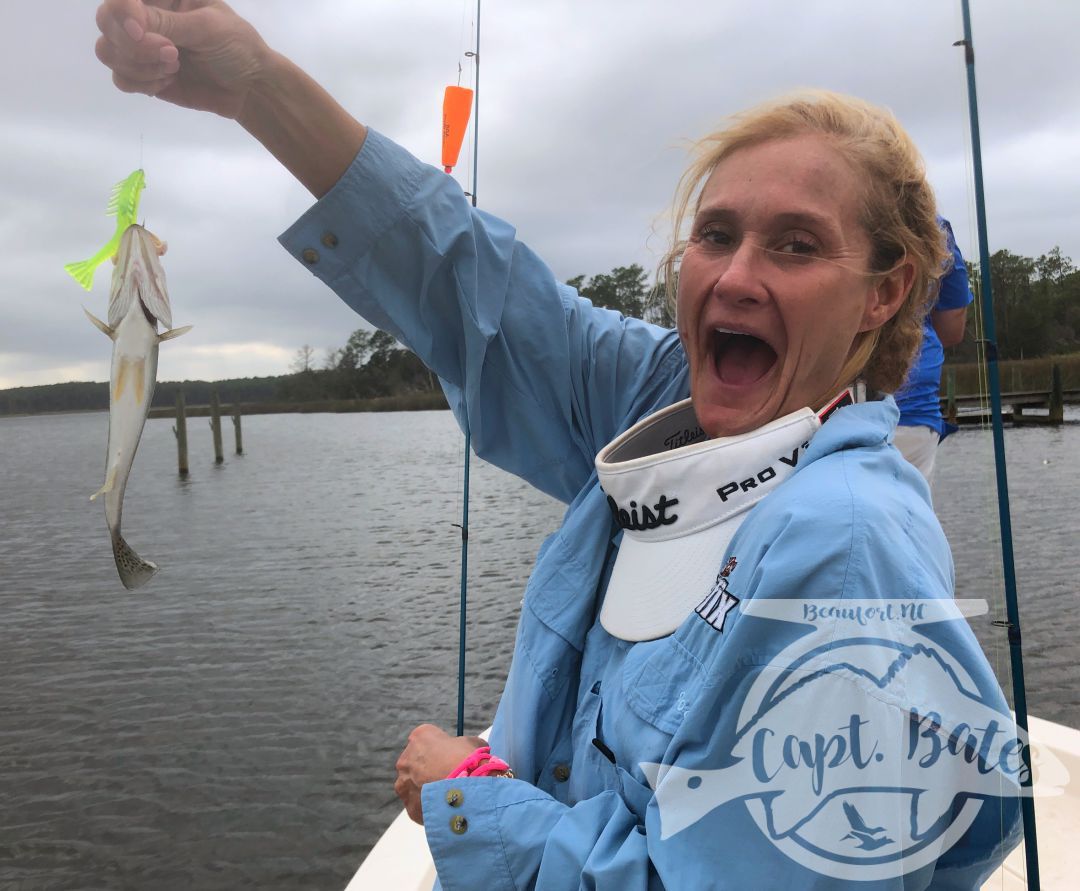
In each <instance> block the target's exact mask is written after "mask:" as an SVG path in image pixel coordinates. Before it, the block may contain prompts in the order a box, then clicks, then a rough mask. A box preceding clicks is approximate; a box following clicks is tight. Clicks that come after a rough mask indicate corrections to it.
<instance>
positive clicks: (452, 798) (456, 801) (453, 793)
mask: <svg viewBox="0 0 1080 891" xmlns="http://www.w3.org/2000/svg"><path fill="white" fill-rule="evenodd" d="M464 800H465V796H464V795H462V794H461V790H460V789H451V790H450V791H449V792H447V793H446V803H447V804H448V805H450V807H457V806H458V805H460V804H461V802H463V801H464Z"/></svg>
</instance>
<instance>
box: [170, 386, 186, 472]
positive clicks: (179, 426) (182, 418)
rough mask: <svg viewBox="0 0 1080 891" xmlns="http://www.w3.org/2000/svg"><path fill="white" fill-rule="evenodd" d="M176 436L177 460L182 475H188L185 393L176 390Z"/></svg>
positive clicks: (174, 433) (174, 428) (174, 432)
mask: <svg viewBox="0 0 1080 891" xmlns="http://www.w3.org/2000/svg"><path fill="white" fill-rule="evenodd" d="M172 430H173V435H174V436H175V437H176V455H177V462H178V463H179V465H180V476H187V475H188V457H187V415H186V413H185V411H184V393H183V391H182V390H177V391H176V426H175V427H173V428H172Z"/></svg>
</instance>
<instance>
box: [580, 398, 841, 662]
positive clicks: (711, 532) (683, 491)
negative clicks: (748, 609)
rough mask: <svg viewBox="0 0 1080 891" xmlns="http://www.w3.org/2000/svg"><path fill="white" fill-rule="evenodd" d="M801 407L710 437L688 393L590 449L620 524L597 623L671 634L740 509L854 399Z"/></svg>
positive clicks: (623, 635) (616, 632)
mask: <svg viewBox="0 0 1080 891" xmlns="http://www.w3.org/2000/svg"><path fill="white" fill-rule="evenodd" d="M852 401H853V400H852V396H851V393H850V391H848V390H845V391H844V392H843V393H841V394H840V395H839V396H838V397H837V398H836V399H834V400H833V401H832V402H830V403H829V405H828V406H827V407H826V408H824V409H823V410H822V411H821V412H814V411H813V409H810V408H803V409H800V410H799V411H796V412H792V413H791V414H789V415H785V416H784V417H782V418H777V419H776V420H775V421H771V422H770V423H768V424H766V425H765V426H764V427H761V428H759V429H758V430H754V431H752V432H750V433H743V434H741V435H739V436H726V437H721V438H719V439H708V438H707V437H706V435H705V432H704V431H703V430H702V429H701V425H700V424H699V423H698V420H697V416H696V415H695V414H694V408H693V405H692V404H691V401H690V400H689V399H686V400H684V401H683V402H679V403H676V404H675V405H672V406H669V407H668V408H665V409H663V410H662V411H659V412H657V413H656V414H653V415H650V416H649V417H647V418H645V419H644V420H643V421H639V422H638V423H637V424H635V425H634V426H633V427H631V428H630V429H629V430H627V431H626V432H625V433H623V434H622V435H621V436H619V437H617V438H616V439H614V440H613V441H612V442H611V443H609V444H608V445H607V446H605V447H604V448H603V449H602V450H601V451H600V454H598V455H597V456H596V471H597V474H598V475H599V477H600V486H601V488H602V489H603V490H604V493H605V494H606V495H607V496H608V506H609V507H610V508H611V513H612V516H613V518H614V520H615V522H616V524H617V525H618V526H620V527H621V528H622V529H623V538H622V544H621V545H620V546H619V553H618V555H617V557H616V559H615V566H614V568H613V570H612V573H611V580H610V581H609V582H608V587H607V593H606V594H605V596H604V605H603V607H602V608H601V610H600V624H601V625H603V626H604V628H605V629H606V630H607V632H608V633H609V634H611V635H613V636H614V637H618V638H620V639H622V640H630V641H643V640H654V639H656V638H658V637H663V636H665V635H667V634H671V633H672V632H673V631H674V630H675V629H676V628H678V627H679V625H681V624H682V623H683V621H684V620H685V619H686V617H687V616H689V615H690V613H691V612H692V611H693V610H694V608H695V607H696V606H698V605H699V604H702V603H704V602H706V601H707V600H708V599H709V594H710V592H711V591H712V590H713V588H714V586H715V585H716V584H717V582H718V575H719V573H720V571H721V566H722V563H723V558H724V554H725V552H726V551H727V547H728V543H729V542H730V541H731V538H732V536H733V535H734V534H735V532H736V530H737V529H738V528H739V524H740V523H741V522H742V520H743V519H744V518H745V515H746V512H747V511H748V510H749V509H750V508H751V507H753V506H754V505H755V504H757V503H758V502H759V501H761V499H762V498H764V497H765V496H766V495H768V494H769V493H770V492H771V491H773V490H774V489H775V488H776V487H777V486H778V485H780V483H782V482H783V481H784V480H785V479H787V478H788V477H789V476H790V475H791V474H792V473H794V472H795V468H796V467H797V466H798V463H799V461H800V459H801V458H802V455H803V452H804V451H805V450H806V448H807V447H808V446H809V444H810V440H811V438H812V437H813V435H814V434H815V433H816V432H817V430H818V429H819V428H820V427H821V424H822V423H823V421H824V420H825V419H826V418H828V416H829V415H830V414H832V412H833V411H835V410H836V409H837V408H840V407H841V406H842V405H847V404H849V403H851V402H852Z"/></svg>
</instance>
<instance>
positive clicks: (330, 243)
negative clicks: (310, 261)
mask: <svg viewBox="0 0 1080 891" xmlns="http://www.w3.org/2000/svg"><path fill="white" fill-rule="evenodd" d="M322 243H323V244H324V245H325V246H326V247H328V248H336V247H337V246H338V240H337V236H336V235H335V234H334V233H333V232H324V233H323V237H322Z"/></svg>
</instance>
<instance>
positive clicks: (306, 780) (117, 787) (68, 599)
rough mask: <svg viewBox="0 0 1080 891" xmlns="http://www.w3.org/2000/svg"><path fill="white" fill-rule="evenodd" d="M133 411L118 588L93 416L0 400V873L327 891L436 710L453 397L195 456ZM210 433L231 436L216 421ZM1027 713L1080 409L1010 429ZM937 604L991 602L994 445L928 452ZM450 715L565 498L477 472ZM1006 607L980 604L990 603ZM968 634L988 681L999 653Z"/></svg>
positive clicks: (1055, 690) (301, 418)
mask: <svg viewBox="0 0 1080 891" xmlns="http://www.w3.org/2000/svg"><path fill="white" fill-rule="evenodd" d="M204 423H205V422H204V421H203V420H202V419H195V420H193V421H191V422H189V439H190V441H191V450H192V471H191V476H190V479H189V480H187V481H180V480H179V479H178V478H177V477H176V474H175V445H174V441H173V435H172V432H171V429H170V428H171V422H169V421H151V422H149V424H148V425H147V430H146V432H145V434H144V436H143V443H142V446H141V448H140V452H139V457H138V460H137V462H136V466H135V474H134V476H133V479H132V481H131V484H130V485H129V488H128V494H127V499H126V505H125V514H124V531H125V533H126V537H127V539H128V542H129V543H130V544H131V545H132V546H133V547H134V548H135V549H136V550H137V551H139V553H141V554H142V555H143V556H144V557H146V558H148V559H151V560H154V561H155V562H157V563H158V564H159V565H160V566H162V567H163V568H162V571H161V572H160V573H159V574H158V576H157V577H156V578H155V579H154V580H153V581H152V582H151V583H150V584H149V585H148V586H147V587H146V588H144V589H142V590H141V591H140V592H136V593H128V592H126V591H125V590H124V589H123V588H122V587H121V586H120V584H119V581H118V580H117V577H116V573H115V569H114V567H113V564H112V558H111V555H110V550H109V546H108V539H107V533H106V530H105V526H104V520H103V517H102V509H101V507H100V506H99V505H97V504H93V505H91V504H89V503H88V502H87V501H86V496H87V495H89V493H90V492H92V491H94V490H95V489H96V488H97V487H98V486H99V485H100V484H101V475H102V467H103V460H102V459H103V455H102V453H103V451H104V448H103V446H104V442H105V439H106V436H107V424H108V419H107V416H106V415H104V414H96V415H68V416H54V417H43V418H27V419H0V456H2V457H0V467H2V468H3V476H2V480H3V483H2V488H0V494H2V496H3V502H2V503H3V514H2V520H0V660H2V662H0V664H2V666H3V681H4V683H3V688H2V692H0V790H2V792H0V887H2V888H3V889H22V888H26V889H38V888H50V889H51V888H199V889H213V888H222V889H224V888H237V887H241V886H246V885H258V886H259V887H261V888H281V889H297V888H319V889H335V888H342V887H344V885H345V883H346V882H347V880H348V878H349V877H350V876H351V874H352V872H353V871H354V870H355V868H356V866H357V864H358V863H359V861H360V860H361V859H362V857H363V855H364V853H365V852H366V851H367V849H368V848H369V847H370V845H371V844H372V843H373V842H374V840H375V839H376V838H377V836H378V834H379V833H380V832H381V830H382V829H383V828H384V827H385V825H386V824H387V823H388V822H389V821H390V819H391V818H392V817H393V816H394V815H395V814H396V812H397V809H398V805H397V801H396V799H395V798H394V794H393V789H392V782H393V764H394V761H395V759H396V757H397V755H398V753H399V751H400V748H401V745H402V743H403V741H404V738H405V736H406V734H407V733H408V731H409V730H410V729H411V728H412V727H413V726H415V725H416V724H418V723H421V722H425V721H431V722H433V723H437V724H442V725H443V726H446V727H452V726H453V723H454V716H455V713H456V705H455V702H456V671H457V580H458V572H459V564H458V551H459V535H458V531H457V530H456V529H455V528H454V527H453V526H452V525H451V524H452V523H454V522H459V521H460V509H461V501H460V492H459V490H460V477H461V437H460V434H459V433H458V431H457V429H456V427H455V426H454V424H453V420H452V418H451V416H450V414H449V413H448V412H441V413H440V412H432V413H413V414H380V415H280V416H256V417H250V418H245V419H244V443H245V447H246V449H247V454H246V455H244V456H243V457H236V456H229V457H228V458H227V460H226V463H225V464H224V465H223V466H220V467H215V466H214V465H213V458H212V452H211V444H210V435H209V431H208V430H207V429H206V427H205V426H204ZM229 434H230V431H229V430H226V435H227V437H228V435H229ZM1007 448H1008V451H1009V473H1010V483H1011V485H1012V490H1013V493H1014V494H1013V517H1014V520H1013V522H1014V530H1015V537H1016V553H1017V564H1018V572H1019V578H1020V588H1021V592H1022V596H1023V597H1024V604H1023V610H1024V612H1023V616H1024V644H1025V660H1026V663H1025V664H1026V668H1027V679H1028V686H1029V707H1030V709H1031V711H1032V712H1033V713H1035V714H1037V715H1040V716H1042V717H1045V718H1050V719H1052V720H1057V721H1061V722H1064V723H1068V724H1071V725H1073V726H1077V725H1080V691H1078V688H1077V683H1076V680H1077V669H1076V663H1077V657H1078V656H1080V644H1077V643H1076V641H1075V628H1074V625H1073V623H1072V621H1071V620H1072V616H1073V615H1074V614H1075V612H1076V610H1077V607H1078V606H1080V603H1078V598H1077V583H1076V579H1077V578H1078V576H1080V554H1078V549H1077V542H1078V540H1080V515H1078V513H1077V511H1076V509H1075V507H1074V501H1075V498H1076V493H1077V491H1078V488H1080V487H1078V485H1077V484H1078V482H1080V471H1078V470H1077V468H1076V465H1075V463H1073V462H1072V461H1071V460H1070V456H1071V455H1073V454H1075V453H1076V452H1077V451H1080V425H1071V426H1068V425H1067V426H1065V427H1062V428H1058V429H1045V430H1040V429H1030V430H1016V431H1009V432H1008V434H1007ZM938 479H939V483H938V486H937V488H936V492H935V499H936V503H937V506H938V511H939V514H940V516H941V519H942V523H943V525H944V526H945V529H946V532H947V534H948V536H949V539H950V541H951V542H952V545H953V548H954V551H955V552H956V558H957V559H956V563H957V593H958V595H960V596H968V597H976V596H978V597H986V598H987V599H989V600H991V601H992V602H999V601H1000V598H1001V594H1000V591H1001V583H1000V578H999V576H1000V572H999V570H998V565H999V558H998V550H997V532H996V529H997V519H996V517H997V514H996V506H995V502H994V500H993V493H994V488H993V486H994V482H993V471H992V463H991V458H990V439H989V434H983V433H967V432H965V433H963V434H960V435H957V436H955V437H953V438H952V439H950V440H948V441H947V442H946V443H945V445H944V446H943V447H942V450H941V452H940V454H939V478H938ZM472 483H473V498H472V509H471V527H472V529H471V533H472V534H471V542H470V543H471V550H470V568H471V571H470V586H471V587H470V602H471V604H472V611H471V616H472V619H471V628H470V635H471V641H472V647H471V650H470V654H469V663H468V671H469V678H470V681H469V694H468V696H469V698H468V707H467V725H468V728H467V729H468V730H469V731H470V732H477V731H479V730H480V729H482V727H483V726H485V725H486V723H487V722H488V720H489V719H490V716H491V714H492V713H493V711H494V707H495V703H496V701H497V698H498V695H499V691H500V689H501V685H502V678H503V676H504V674H505V670H506V666H507V665H508V661H509V652H510V648H511V646H512V643H513V635H514V626H515V620H516V614H517V610H518V606H519V600H520V596H521V590H522V585H523V579H524V578H525V576H526V574H527V572H528V570H529V568H530V566H531V564H532V561H533V559H534V557H535V554H536V550H537V548H538V546H539V544H540V541H541V540H542V538H543V536H544V535H545V534H546V533H547V532H548V531H550V530H552V529H553V528H554V527H555V526H556V525H557V523H558V521H559V518H560V516H561V513H562V507H561V505H559V504H557V503H555V502H554V501H552V500H550V499H548V498H546V497H545V496H543V495H539V494H537V493H536V492H534V491H533V490H531V489H529V488H528V487H526V486H525V485H523V484H521V483H519V482H518V481H516V480H514V479H512V478H510V477H507V476H506V475H505V474H502V473H501V472H499V471H496V470H494V469H493V468H491V467H488V466H486V465H484V464H482V463H477V462H475V461H474V463H473V477H472ZM997 609H1000V607H997ZM989 628H990V626H989V625H988V622H987V621H984V622H982V623H981V624H979V625H977V631H978V633H979V634H980V637H981V639H983V640H984V644H985V646H986V648H987V650H988V654H989V657H990V659H991V662H992V663H993V664H995V665H996V666H999V667H1000V673H999V676H1000V677H1001V678H1002V679H1003V686H1006V688H1007V687H1008V674H1007V666H1008V653H1007V648H1006V647H1005V646H1004V645H1003V643H1002V641H1001V639H1000V636H997V637H995V636H993V635H991V634H990V633H989Z"/></svg>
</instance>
